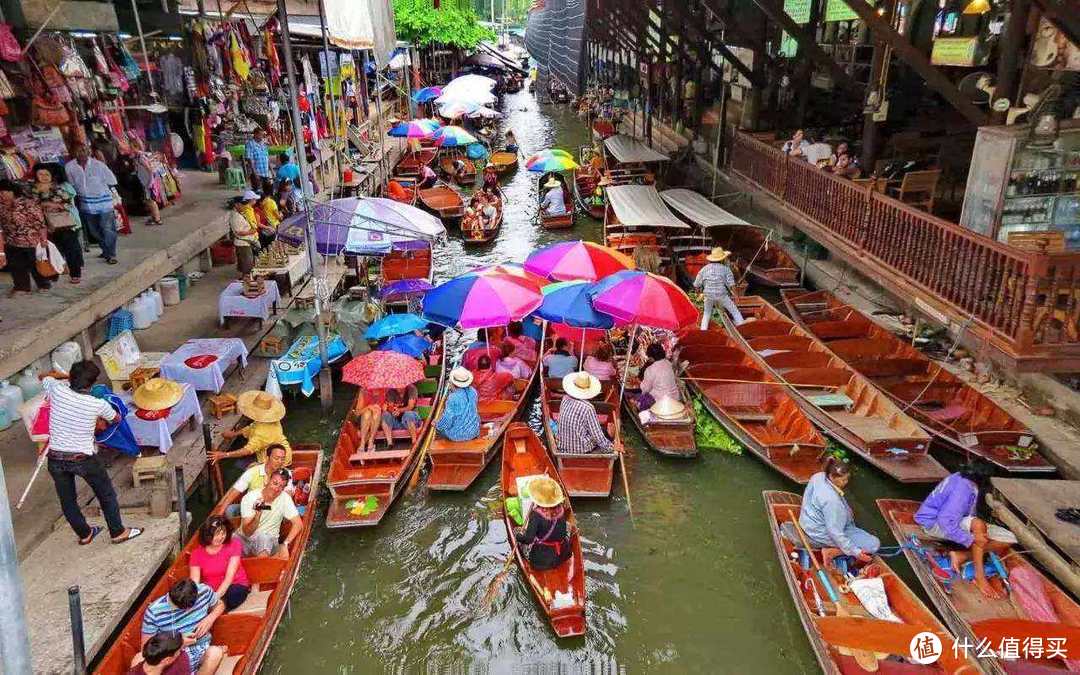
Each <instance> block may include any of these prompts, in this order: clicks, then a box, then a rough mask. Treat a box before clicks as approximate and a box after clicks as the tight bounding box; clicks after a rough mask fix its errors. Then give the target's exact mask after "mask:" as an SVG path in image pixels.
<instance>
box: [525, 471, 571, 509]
mask: <svg viewBox="0 0 1080 675" xmlns="http://www.w3.org/2000/svg"><path fill="white" fill-rule="evenodd" d="M529 498H530V499H532V501H533V504H536V505H537V506H542V507H543V508H545V509H551V508H555V507H556V506H558V505H560V504H562V503H563V499H564V498H563V492H562V487H560V486H559V483H558V481H556V480H555V479H554V478H551V477H549V476H537V477H536V478H533V479H532V480H531V481H529Z"/></svg>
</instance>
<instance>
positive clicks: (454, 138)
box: [431, 126, 478, 148]
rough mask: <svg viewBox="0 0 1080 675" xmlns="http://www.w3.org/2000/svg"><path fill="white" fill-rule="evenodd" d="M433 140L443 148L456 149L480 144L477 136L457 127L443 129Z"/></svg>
mask: <svg viewBox="0 0 1080 675" xmlns="http://www.w3.org/2000/svg"><path fill="white" fill-rule="evenodd" d="M431 138H432V139H434V141H435V143H436V144H437V145H439V146H440V147H443V148H456V147H459V146H462V145H469V144H471V143H476V142H478V141H477V138H476V136H473V135H472V134H470V133H469V132H468V131H465V130H464V129H462V128H461V127H456V126H449V127H442V128H441V129H439V130H438V131H436V132H435V134H434V135H433V136H432V137H431Z"/></svg>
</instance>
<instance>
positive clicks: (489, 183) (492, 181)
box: [484, 163, 499, 193]
mask: <svg viewBox="0 0 1080 675" xmlns="http://www.w3.org/2000/svg"><path fill="white" fill-rule="evenodd" d="M498 189H499V172H498V171H496V170H495V165H494V164H490V163H489V164H488V165H487V166H485V167H484V190H485V191H486V192H491V193H494V192H495V191H496V190H498Z"/></svg>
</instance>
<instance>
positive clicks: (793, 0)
mask: <svg viewBox="0 0 1080 675" xmlns="http://www.w3.org/2000/svg"><path fill="white" fill-rule="evenodd" d="M784 13H785V14H787V15H788V16H790V17H791V20H792V21H794V22H795V23H797V24H799V25H800V26H805V25H806V24H807V22H809V21H810V0H784ZM798 50H799V43H798V42H796V41H795V38H794V37H792V36H790V35H788V34H787V33H784V34H783V35H782V37H781V38H780V53H781V54H783V55H784V56H786V57H788V58H791V57H793V56H795V53H796V52H797V51H798Z"/></svg>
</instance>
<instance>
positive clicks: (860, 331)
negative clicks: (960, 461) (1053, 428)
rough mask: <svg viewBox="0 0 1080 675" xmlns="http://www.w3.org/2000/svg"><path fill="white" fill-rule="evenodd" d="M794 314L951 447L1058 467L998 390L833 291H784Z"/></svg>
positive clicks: (1030, 465) (1027, 469) (1011, 462)
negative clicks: (998, 399) (983, 387)
mask: <svg viewBox="0 0 1080 675" xmlns="http://www.w3.org/2000/svg"><path fill="white" fill-rule="evenodd" d="M781 297H782V298H783V300H784V304H785V305H786V306H787V308H788V312H789V313H790V314H791V317H792V318H793V319H794V320H795V321H796V322H798V323H799V325H801V326H802V327H803V328H805V329H806V330H807V331H808V332H810V333H811V334H813V335H814V336H815V337H817V338H818V339H819V340H820V341H821V342H823V343H824V344H825V346H826V347H828V348H829V350H830V351H831V352H832V353H833V354H836V355H837V356H839V357H840V358H841V359H843V360H844V361H845V362H847V364H848V365H850V366H851V367H852V368H854V369H855V370H857V371H858V372H859V373H860V374H861V375H862V376H863V377H865V378H867V379H868V380H870V381H871V382H873V383H874V384H875V385H876V386H877V387H878V389H880V390H881V391H883V392H885V393H886V394H888V395H889V396H891V397H892V398H893V400H894V401H896V402H897V403H898V404H899V405H900V406H901V408H903V410H904V411H905V412H906V413H908V414H910V415H911V416H912V417H914V418H915V419H916V420H918V422H919V424H921V425H923V427H924V428H925V429H926V430H927V431H929V432H930V433H931V434H933V435H934V436H936V437H937V438H938V439H940V440H941V441H943V442H944V443H945V445H946V447H949V448H952V449H954V450H956V451H957V452H961V453H964V454H965V455H975V456H977V457H980V458H982V459H984V460H986V461H988V462H991V463H992V464H994V465H996V466H998V467H1000V468H1002V469H1004V470H1005V471H1009V472H1011V473H1035V472H1053V471H1054V470H1055V469H1054V466H1053V465H1052V464H1050V463H1049V462H1047V461H1046V460H1045V459H1044V458H1043V457H1042V455H1040V454H1039V453H1038V452H1037V450H1036V448H1035V447H1034V444H1033V441H1034V439H1035V436H1034V434H1033V433H1032V431H1031V430H1030V429H1028V428H1027V426H1026V425H1024V424H1023V423H1022V422H1020V421H1019V420H1018V419H1016V418H1015V417H1013V416H1012V415H1011V414H1009V413H1008V412H1007V411H1006V410H1005V409H1004V408H1002V407H1001V406H1000V405H998V404H997V403H995V402H994V401H993V400H991V399H990V397H988V396H986V395H985V394H983V393H981V392H980V391H978V390H977V389H975V388H974V387H972V386H971V385H969V384H968V383H967V382H964V381H963V380H962V379H960V378H959V377H957V376H956V375H953V374H952V373H951V372H949V371H948V370H946V369H945V368H944V366H942V365H940V364H936V363H934V362H933V361H931V360H930V358H929V357H928V356H926V355H925V354H923V353H922V352H920V351H919V350H918V349H916V348H915V347H913V346H911V345H910V344H909V343H908V342H907V341H906V340H902V339H900V338H899V337H897V336H896V335H894V334H893V333H892V332H890V331H888V330H886V329H885V328H883V327H882V326H879V325H878V324H877V323H875V322H874V321H872V320H871V319H870V318H869V317H867V316H866V315H865V314H863V313H862V312H860V311H859V310H858V309H856V308H854V307H852V306H851V305H848V304H847V303H845V302H843V301H841V300H840V299H839V298H837V297H836V296H835V295H833V294H832V293H830V292H828V291H803V290H798V291H795V290H787V289H785V290H781Z"/></svg>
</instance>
